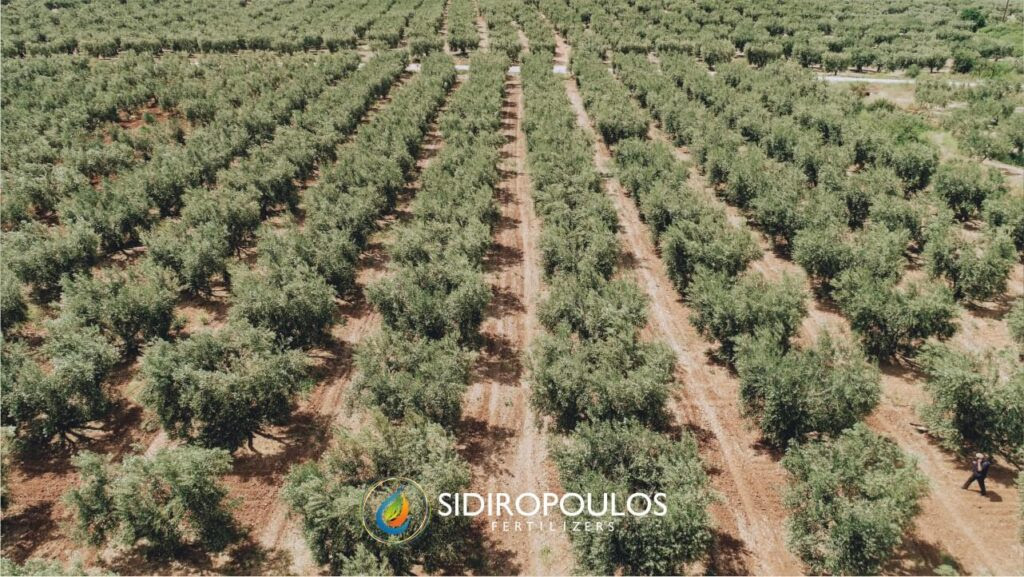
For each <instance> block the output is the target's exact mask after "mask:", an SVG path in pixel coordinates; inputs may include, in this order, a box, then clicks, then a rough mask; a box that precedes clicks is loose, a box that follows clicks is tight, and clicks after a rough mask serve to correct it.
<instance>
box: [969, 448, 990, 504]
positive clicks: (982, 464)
mask: <svg viewBox="0 0 1024 577" xmlns="http://www.w3.org/2000/svg"><path fill="white" fill-rule="evenodd" d="M990 466H992V459H990V458H988V457H986V456H985V455H982V454H981V453H976V454H975V455H974V460H973V461H971V476H970V478H968V479H967V482H965V483H964V489H966V488H968V487H970V486H971V483H973V482H975V481H977V482H978V487H981V494H982V495H985V477H988V468H989V467H990Z"/></svg>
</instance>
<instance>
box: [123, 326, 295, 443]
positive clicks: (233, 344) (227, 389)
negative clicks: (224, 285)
mask: <svg viewBox="0 0 1024 577" xmlns="http://www.w3.org/2000/svg"><path fill="white" fill-rule="evenodd" d="M142 375H143V378H144V380H145V385H144V389H143V391H142V402H143V404H145V405H146V406H147V407H148V408H149V409H151V410H152V411H154V412H155V413H156V414H157V417H158V418H159V419H160V424H161V425H162V426H163V428H164V430H166V431H167V433H168V434H169V435H170V436H171V437H172V438H183V439H188V440H192V441H195V442H197V443H199V444H201V445H203V446H207V447H222V448H225V449H229V450H232V451H233V450H234V449H236V448H238V447H239V446H241V445H242V443H244V442H246V441H248V442H249V443H250V445H251V443H252V439H253V436H254V435H256V434H259V433H260V432H262V431H263V430H264V428H265V427H267V426H268V425H274V424H281V423H283V422H284V421H285V419H286V418H287V417H288V416H289V415H290V414H291V409H292V404H293V401H294V397H295V395H296V394H297V393H299V392H300V391H302V390H304V389H306V388H307V387H308V386H309V385H310V384H311V383H310V382H308V381H307V379H306V360H305V357H304V356H303V355H302V353H301V352H300V351H297V350H283V349H281V348H280V345H279V344H278V343H277V342H276V339H275V338H274V334H273V333H271V332H270V331H268V330H266V329H260V328H256V327H252V326H249V325H246V324H244V323H229V324H228V326H226V327H224V328H222V329H220V330H219V331H217V332H210V331H204V332H199V333H196V334H194V335H192V336H190V337H188V338H186V339H182V340H179V341H176V342H168V341H165V340H160V339H158V340H156V341H155V342H154V343H153V344H152V345H151V346H150V347H149V348H148V349H147V350H146V353H145V354H144V355H143V357H142Z"/></svg>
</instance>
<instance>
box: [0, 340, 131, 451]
mask: <svg viewBox="0 0 1024 577" xmlns="http://www.w3.org/2000/svg"><path fill="white" fill-rule="evenodd" d="M48 330H49V334H50V335H49V337H48V338H47V340H46V342H45V344H44V345H43V347H42V353H43V356H44V357H46V358H48V359H49V367H48V368H44V367H43V366H42V365H41V364H40V363H38V362H37V361H36V360H35V359H33V358H32V356H31V355H30V351H29V349H28V347H26V346H25V345H24V344H23V343H20V342H4V343H3V350H2V353H3V360H2V362H0V365H2V367H0V390H2V394H0V397H2V398H0V407H2V415H3V421H4V423H5V424H8V425H11V426H13V427H14V430H15V434H16V435H17V438H18V440H19V442H21V441H24V442H27V443H32V444H43V443H48V442H50V441H51V440H53V439H54V438H59V439H60V441H61V442H62V443H71V442H73V441H74V440H75V439H77V438H82V437H83V436H84V435H83V434H82V432H81V431H82V429H85V428H88V427H89V426H90V425H89V423H90V422H93V421H96V420H99V419H101V418H103V417H104V416H105V415H106V414H107V412H108V410H109V408H110V401H109V399H108V397H107V394H106V392H105V391H104V388H103V379H104V378H105V377H106V375H107V373H108V372H109V370H110V368H111V367H112V366H113V365H114V363H115V362H116V361H117V358H118V355H117V350H116V349H115V348H114V346H113V345H111V344H110V343H109V342H107V340H106V339H104V338H103V336H102V335H101V334H100V332H99V329H97V328H96V327H90V326H82V325H79V324H76V323H75V322H73V321H67V320H59V321H54V322H51V323H49V324H48Z"/></svg>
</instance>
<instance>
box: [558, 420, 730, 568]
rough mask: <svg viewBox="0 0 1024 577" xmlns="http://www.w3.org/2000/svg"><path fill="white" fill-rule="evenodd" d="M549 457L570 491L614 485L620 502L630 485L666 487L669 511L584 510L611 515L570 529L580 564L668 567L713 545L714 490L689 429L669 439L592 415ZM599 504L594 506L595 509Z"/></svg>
mask: <svg viewBox="0 0 1024 577" xmlns="http://www.w3.org/2000/svg"><path fill="white" fill-rule="evenodd" d="M552 458H553V459H554V460H555V463H556V464H557V466H558V469H559V472H560V475H561V478H562V479H563V486H564V488H565V490H566V491H568V492H575V493H580V494H584V495H586V494H587V493H589V494H591V495H593V496H594V497H595V503H594V507H595V509H598V510H602V509H601V505H600V503H599V502H596V499H600V496H601V495H602V494H603V493H608V494H612V493H614V494H615V496H616V499H617V500H618V503H620V505H619V506H620V507H621V506H623V505H622V504H624V503H625V500H626V498H627V497H628V496H629V495H630V494H632V493H635V492H642V493H647V494H654V493H658V492H661V493H665V494H666V495H667V508H668V512H667V515H665V516H662V517H659V516H653V515H647V516H644V517H612V516H611V515H610V514H607V513H609V512H608V511H607V510H603V511H604V512H605V513H606V514H604V515H591V514H590V511H587V512H585V513H584V514H583V515H582V518H583V519H584V520H589V521H602V522H606V523H607V522H611V523H613V524H614V525H615V529H614V531H579V532H574V533H570V536H571V537H572V540H573V547H574V549H575V550H576V556H577V560H578V562H579V563H580V565H581V569H582V570H584V571H585V572H588V573H595V574H604V575H611V574H614V573H620V572H621V573H622V574H627V575H671V574H682V573H684V572H685V564H686V563H691V562H693V561H696V560H698V559H700V558H702V557H703V556H704V555H705V554H706V553H707V551H708V549H709V547H710V546H711V541H712V536H713V532H712V523H711V517H710V514H709V513H708V506H709V505H710V504H711V502H712V500H713V497H712V493H711V491H710V489H709V486H708V479H707V475H706V474H705V472H704V468H703V466H702V465H701V461H700V457H699V455H698V453H697V444H696V442H695V441H694V439H693V437H692V436H690V435H689V434H686V433H684V434H683V436H682V438H681V439H679V440H674V439H669V438H668V437H666V436H663V435H660V434H658V433H656V432H654V431H651V430H649V429H647V428H645V427H644V426H642V425H640V424H638V423H636V422H631V421H627V422H620V423H612V422H594V423H585V424H582V425H580V426H579V427H578V428H577V429H576V431H575V432H574V433H573V434H572V435H570V436H568V437H566V438H564V440H562V439H560V440H556V441H555V442H554V443H553V447H552ZM595 512H596V511H595Z"/></svg>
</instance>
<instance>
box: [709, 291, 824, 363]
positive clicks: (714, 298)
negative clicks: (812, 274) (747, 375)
mask: <svg viewBox="0 0 1024 577" xmlns="http://www.w3.org/2000/svg"><path fill="white" fill-rule="evenodd" d="M689 300H690V304H691V306H692V307H693V313H692V321H693V324H694V326H695V327H697V329H698V330H699V331H700V332H701V333H703V334H705V335H707V336H710V337H712V338H714V339H715V340H717V341H718V342H719V343H721V354H722V355H723V356H724V358H726V359H727V360H730V361H731V360H732V359H733V353H734V350H735V347H736V341H737V339H738V338H739V337H740V336H741V335H746V334H753V333H754V332H755V331H758V330H760V331H764V332H765V334H770V335H772V338H774V339H775V341H776V342H778V343H779V344H780V345H781V346H782V347H783V348H785V347H787V346H788V342H789V338H790V337H791V336H792V335H793V334H795V333H796V330H797V328H799V326H800V322H801V320H802V319H803V317H804V315H805V314H807V303H806V300H807V295H806V293H805V292H804V290H803V288H802V287H801V286H800V281H799V280H798V279H797V278H795V277H792V276H788V275H786V276H783V278H782V279H781V280H780V281H779V282H777V283H771V282H769V281H768V280H767V279H765V278H764V277H763V276H762V275H760V274H747V275H743V276H740V277H739V279H738V280H737V281H736V282H735V283H732V282H730V279H729V278H728V277H726V276H725V275H723V274H720V273H710V272H703V271H701V272H698V273H697V275H696V276H695V277H694V280H693V284H692V286H691V287H690V292H689Z"/></svg>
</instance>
